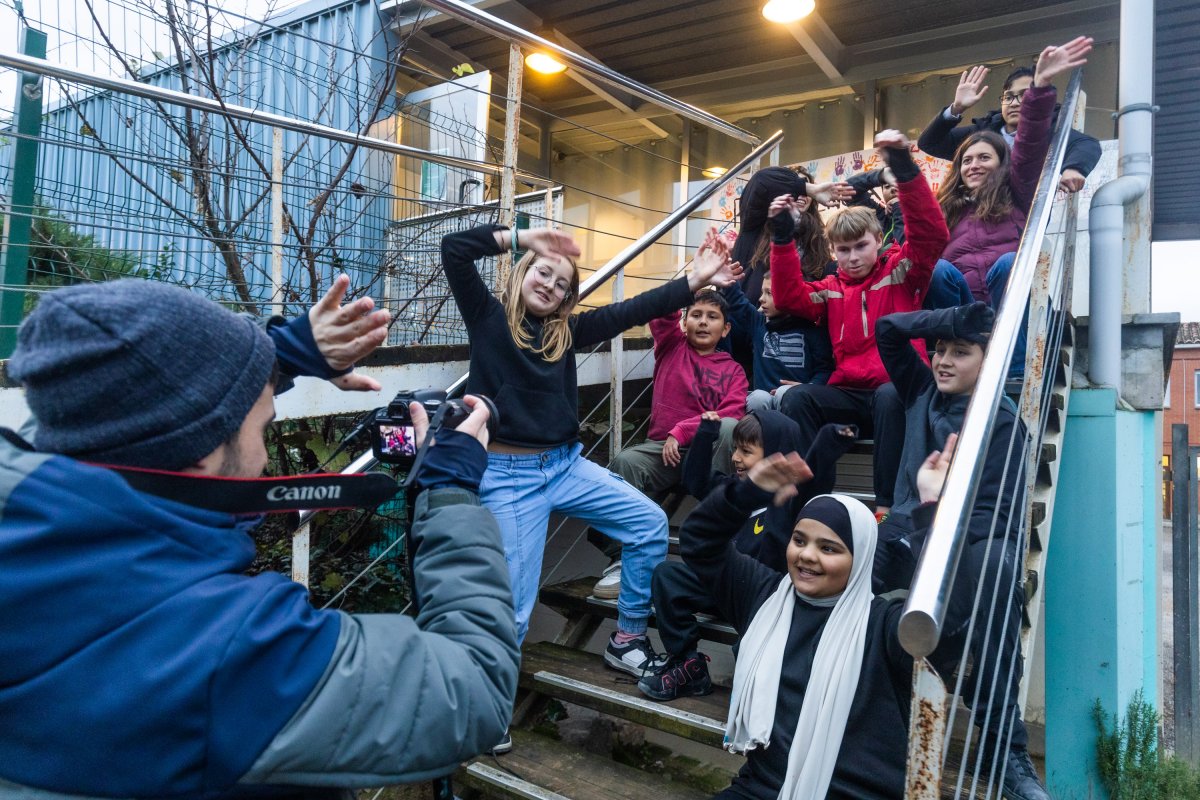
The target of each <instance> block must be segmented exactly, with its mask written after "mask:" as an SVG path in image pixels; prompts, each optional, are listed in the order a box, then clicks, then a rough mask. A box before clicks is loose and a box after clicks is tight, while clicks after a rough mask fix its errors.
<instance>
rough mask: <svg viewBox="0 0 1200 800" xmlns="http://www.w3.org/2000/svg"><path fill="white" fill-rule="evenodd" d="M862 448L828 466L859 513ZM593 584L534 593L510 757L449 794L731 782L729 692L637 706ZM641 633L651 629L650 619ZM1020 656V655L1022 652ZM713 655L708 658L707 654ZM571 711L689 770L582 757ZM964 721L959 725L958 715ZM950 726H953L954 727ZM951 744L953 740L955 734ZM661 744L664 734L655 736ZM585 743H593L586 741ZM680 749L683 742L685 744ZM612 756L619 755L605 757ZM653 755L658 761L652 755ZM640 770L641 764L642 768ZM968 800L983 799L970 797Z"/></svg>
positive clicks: (583, 795) (679, 508)
mask: <svg viewBox="0 0 1200 800" xmlns="http://www.w3.org/2000/svg"><path fill="white" fill-rule="evenodd" d="M1062 352H1063V355H1062V356H1061V357H1060V359H1059V361H1058V367H1057V368H1056V373H1055V389H1056V392H1055V395H1054V396H1055V397H1056V398H1057V399H1056V400H1055V401H1054V402H1055V406H1054V407H1053V409H1052V410H1051V413H1050V418H1049V420H1048V424H1047V437H1048V438H1047V446H1045V447H1043V448H1042V457H1041V460H1040V461H1039V468H1038V476H1039V479H1038V483H1037V494H1035V497H1034V502H1033V504H1032V506H1031V508H1032V509H1033V510H1032V514H1033V517H1034V519H1035V522H1036V525H1035V528H1034V529H1033V530H1034V532H1035V533H1034V535H1033V536H1032V537H1031V543H1032V544H1031V547H1030V554H1029V562H1028V564H1029V569H1030V579H1029V582H1028V583H1029V585H1030V586H1032V587H1034V588H1033V590H1031V591H1029V592H1028V593H1027V599H1028V601H1029V602H1028V603H1027V607H1026V620H1027V627H1026V630H1027V632H1028V630H1029V628H1028V622H1029V621H1030V620H1036V619H1037V612H1036V606H1037V605H1038V602H1039V601H1040V597H1039V596H1038V594H1037V587H1038V586H1039V585H1040V579H1039V578H1038V577H1037V576H1039V575H1040V570H1041V568H1042V565H1043V559H1044V547H1043V544H1044V541H1045V536H1046V529H1045V524H1046V521H1047V520H1048V519H1049V518H1050V514H1049V511H1050V510H1051V508H1050V506H1051V504H1052V503H1053V485H1054V484H1053V481H1054V476H1055V475H1056V473H1057V465H1056V454H1057V446H1058V440H1057V439H1056V438H1054V436H1061V431H1062V428H1063V423H1064V422H1065V408H1066V397H1067V393H1068V390H1069V381H1070V369H1069V363H1070V355H1071V353H1070V346H1069V343H1067V344H1064V346H1063V348H1062ZM871 452H872V445H871V443H870V442H860V443H858V444H857V445H856V446H855V447H854V449H853V450H852V451H851V452H850V453H848V454H847V455H846V456H845V457H843V459H842V461H841V462H839V464H838V482H837V487H836V491H839V492H843V493H846V494H851V495H853V496H856V497H858V498H859V499H861V500H863V501H864V502H866V503H868V504H869V503H871V502H872V501H873V499H874V498H873V497H872V496H871V488H870V487H871ZM692 507H694V501H692V500H690V499H689V500H685V501H683V502H682V503H677V504H676V511H675V513H674V515H673V517H672V537H671V547H670V551H671V554H672V555H671V556H669V557H672V558H677V557H678V556H677V555H676V554H677V553H678V539H677V537H676V535H675V534H676V533H677V531H678V526H677V523H678V522H679V521H681V520H682V519H683V518H684V517H686V514H687V513H688V512H689V511H690V510H691V508H692ZM596 580H597V577H585V578H579V579H576V580H571V581H567V582H563V583H557V584H554V585H549V586H546V587H544V588H543V589H542V591H541V594H540V602H541V603H542V604H543V605H544V606H546V607H547V608H549V609H551V610H553V611H554V612H556V613H557V614H559V615H561V616H562V617H563V618H565V620H566V623H565V625H564V626H563V628H562V631H561V632H560V633H559V635H558V636H557V637H556V638H555V639H554V640H553V641H542V642H534V643H527V644H526V645H525V648H524V652H523V659H522V663H521V674H520V690H521V691H520V696H519V698H518V702H517V707H516V711H515V713H514V720H513V744H514V748H513V751H512V752H511V753H508V754H505V755H501V756H492V755H490V754H488V755H483V756H480V757H478V758H476V759H474V760H472V761H471V762H468V763H467V764H464V765H463V767H462V768H461V769H460V770H459V772H458V774H457V776H456V785H457V786H459V787H466V788H468V789H469V790H471V791H472V792H474V793H476V794H477V796H480V797H487V798H504V799H506V800H516V799H518V798H523V799H525V800H557V799H558V798H570V800H620V799H623V798H629V800H633V798H648V797H654V798H664V800H675V799H676V798H678V800H685V799H690V798H702V797H711V796H712V795H713V794H714V793H715V792H716V791H719V790H720V789H722V788H724V787H725V786H727V785H728V781H729V779H730V778H731V777H732V776H733V774H735V772H736V770H737V768H738V764H739V763H740V758H738V757H735V756H731V755H729V754H727V753H725V752H723V751H722V750H721V742H722V738H723V733H724V727H725V718H726V714H727V712H728V708H729V687H728V686H727V685H725V686H716V687H715V689H714V691H713V693H712V694H710V695H708V696H706V697H689V698H683V699H680V700H676V701H673V702H671V703H659V702H656V701H654V700H651V699H649V698H647V697H645V696H644V695H643V694H642V693H641V692H640V691H639V690H638V688H637V686H636V680H635V679H634V678H632V677H631V676H629V675H626V674H625V673H622V672H618V671H615V670H612V669H610V668H608V667H607V666H606V665H605V664H604V663H603V659H602V655H601V652H602V647H603V641H604V637H603V636H596V633H597V631H598V630H599V629H600V627H601V625H602V624H603V623H604V622H605V621H606V620H615V619H616V618H617V604H616V601H615V600H602V599H599V598H596V597H593V596H592V595H591V590H592V586H593V585H594V583H595V582H596ZM699 619H700V630H701V636H702V638H703V639H704V643H703V644H702V649H703V650H704V651H705V652H707V653H709V654H710V655H717V654H718V653H720V654H721V656H724V655H725V654H726V653H728V652H729V648H730V647H731V646H732V645H733V644H734V643H735V642H736V641H737V635H736V633H735V631H734V630H733V628H732V627H730V626H729V625H728V624H727V623H725V622H723V621H722V620H720V619H717V618H714V617H708V616H704V615H701V616H700V617H699ZM650 627H651V630H653V629H654V627H655V620H654V617H653V616H652V617H651V619H650ZM1027 652H1028V651H1027ZM719 657H720V656H719ZM578 709H586V710H587V711H588V712H595V713H596V714H598V715H600V718H601V719H602V720H605V721H608V722H611V723H612V724H607V725H606V724H600V725H595V726H593V727H594V729H596V730H598V731H600V734H601V736H603V735H605V734H607V735H609V736H612V737H615V736H616V734H615V733H612V732H611V730H612V727H613V725H616V726H617V727H618V728H621V727H623V728H625V729H628V728H629V727H630V726H639V727H641V728H645V729H648V730H650V731H654V732H657V734H658V735H655V734H651V738H653V739H655V740H656V741H658V742H665V743H666V745H665V746H666V747H667V748H668V749H670V750H680V751H686V752H687V753H689V754H691V755H690V762H689V761H688V758H689V757H688V756H679V760H683V761H685V762H688V763H689V768H686V769H683V770H679V769H676V770H672V769H669V768H668V767H667V766H666V765H665V764H663V763H662V762H664V761H665V760H667V759H664V758H659V759H657V762H656V763H653V764H651V765H649V769H639V768H638V767H635V766H631V765H629V764H627V763H618V761H617V760H614V758H613V757H612V756H610V755H607V754H605V753H604V752H603V751H605V750H607V749H608V747H609V743H608V742H599V743H596V742H592V744H598V745H599V746H597V747H595V749H596V750H597V751H601V752H588V750H587V749H585V748H584V747H581V746H579V745H577V744H567V743H564V742H563V741H559V740H558V738H557V737H558V736H559V723H560V722H561V715H562V714H563V713H564V710H565V713H566V714H568V715H570V714H579V713H580V712H579V711H578ZM960 718H961V719H965V718H966V715H965V714H964V715H961V717H960ZM959 727H960V728H962V727H963V726H959ZM957 733H958V735H959V736H960V737H961V735H962V734H963V731H962V730H959V731H958V732H957ZM662 734H668V735H669V736H663V735H662ZM594 738H595V737H593V739H594ZM689 743H690V744H689ZM617 750H618V752H617V754H616V755H617V757H620V756H622V755H627V754H623V753H621V752H619V751H620V748H617ZM656 752H661V751H656ZM643 766H646V765H643ZM957 771H958V766H957V764H956V763H955V753H954V748H953V747H952V748H951V753H950V755H949V758H948V763H947V766H946V770H945V773H944V776H943V780H942V786H943V787H944V788H943V789H942V794H941V796H942V797H945V798H952V797H956V796H958V795H955V794H954V790H953V787H954V785H955V783H956V776H957ZM979 796H980V797H983V796H985V795H984V790H983V789H981V790H980V792H979Z"/></svg>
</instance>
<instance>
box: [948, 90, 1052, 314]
mask: <svg viewBox="0 0 1200 800" xmlns="http://www.w3.org/2000/svg"><path fill="white" fill-rule="evenodd" d="M1054 100H1055V91H1054V87H1053V86H1047V87H1045V88H1043V89H1039V88H1037V87H1033V86H1031V87H1029V90H1028V91H1027V92H1026V93H1025V97H1024V99H1023V100H1022V102H1021V122H1020V123H1019V124H1018V125H1017V138H1016V141H1014V142H1013V149H1012V157H1011V159H1010V160H1009V178H1008V186H1009V189H1010V190H1011V191H1012V198H1013V210H1012V212H1011V213H1010V214H1009V215H1008V217H1007V218H1006V219H1004V220H1003V221H1001V222H986V221H984V220H981V219H977V218H976V217H975V216H973V215H968V216H965V217H963V218H962V219H960V220H959V221H958V224H956V225H955V226H954V227H953V228H951V229H950V243H949V244H947V245H946V249H945V250H943V251H942V258H944V259H946V260H947V261H949V262H950V263H952V264H953V265H954V266H956V267H958V270H959V272H961V273H962V274H963V275H964V276H965V277H966V279H967V285H968V286H970V287H971V293H972V294H973V295H975V299H976V300H982V301H984V302H987V301H988V300H990V299H991V298H990V293H989V292H988V287H987V273H988V270H989V269H990V268H991V266H992V264H994V263H995V262H996V259H997V258H999V257H1000V256H1002V255H1004V254H1005V253H1011V252H1013V251H1015V250H1016V249H1017V244H1018V243H1019V242H1020V241H1021V232H1022V231H1023V230H1024V229H1025V216H1026V214H1028V213H1029V207H1030V206H1031V205H1033V195H1034V192H1036V191H1037V180H1038V176H1039V175H1041V172H1042V163H1043V162H1044V161H1045V160H1046V151H1047V150H1049V149H1050V126H1051V123H1052V121H1053V120H1054Z"/></svg>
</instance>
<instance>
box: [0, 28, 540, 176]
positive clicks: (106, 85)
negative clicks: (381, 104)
mask: <svg viewBox="0 0 1200 800" xmlns="http://www.w3.org/2000/svg"><path fill="white" fill-rule="evenodd" d="M0 67H8V68H10V69H15V70H20V71H23V72H33V73H36V74H38V75H45V76H47V77H50V78H57V79H59V80H64V81H73V82H75V83H84V84H87V85H88V86H93V87H96V88H98V89H103V90H106V91H110V92H120V93H122V94H130V95H134V96H135V97H144V98H146V99H147V100H157V101H158V102H160V103H167V104H168V105H173V106H182V107H184V108H191V109H195V110H196V111H206V112H208V113H210V114H220V115H222V116H226V117H232V118H233V119H240V120H243V121H245V122H256V123H259V124H261V125H267V126H270V127H274V128H281V129H283V130H285V131H294V132H295V133H301V134H305V135H307V136H320V137H322V138H326V139H331V140H333V141H336V142H343V143H345V144H351V145H358V146H360V147H367V148H370V149H373V150H382V151H384V152H386V153H392V154H393V155H398V156H406V157H408V158H418V159H420V160H422V161H431V162H433V163H435V164H443V165H445V166H447V167H455V168H456V169H464V170H467V171H469V172H485V173H487V174H489V175H501V174H502V173H503V171H504V165H502V164H490V163H488V162H486V161H473V160H471V159H469V158H458V157H456V156H451V155H446V154H444V153H433V152H430V151H428V150H422V149H421V148H419V147H410V146H409V145H406V144H400V143H399V142H389V141H387V140H386V139H377V138H375V137H374V136H362V135H359V134H357V133H350V132H349V131H344V130H342V129H340V128H332V127H330V126H328V125H321V124H319V123H316V122H305V121H304V120H299V119H293V118H292V117H286V116H284V115H282V114H275V113H272V112H270V111H260V110H257V109H253V108H248V107H246V106H239V105H232V104H230V103H225V102H221V101H218V100H214V99H213V98H211V97H201V96H198V95H194V94H188V93H187V92H180V91H177V90H175V89H166V88H163V87H161V86H154V85H152V84H149V83H141V82H140V81H131V80H128V79H126V78H117V77H113V76H106V75H97V74H95V73H91V72H85V71H84V70H81V69H76V68H74V67H68V66H65V65H63V64H55V63H52V62H50V61H45V60H43V59H40V58H34V57H33V56H27V55H23V54H21V53H12V52H8V51H3V50H0ZM517 178H518V180H520V181H521V182H523V183H529V184H532V185H534V186H542V187H547V186H553V185H554V182H553V181H551V180H549V179H547V178H543V177H541V176H539V175H533V174H531V173H528V172H521V171H518V172H517Z"/></svg>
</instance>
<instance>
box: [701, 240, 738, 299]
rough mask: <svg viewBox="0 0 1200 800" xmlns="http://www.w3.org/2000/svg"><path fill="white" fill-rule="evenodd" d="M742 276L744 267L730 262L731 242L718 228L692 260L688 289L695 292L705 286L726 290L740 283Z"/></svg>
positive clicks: (735, 262)
mask: <svg viewBox="0 0 1200 800" xmlns="http://www.w3.org/2000/svg"><path fill="white" fill-rule="evenodd" d="M742 275H743V272H742V265H741V264H740V263H739V262H737V261H730V260H729V240H728V239H727V238H725V237H724V236H721V235H719V234H718V233H717V230H716V228H712V229H710V230H709V232H708V233H707V234H706V235H705V237H704V242H703V244H701V245H700V249H699V250H697V251H696V256H695V258H693V259H692V271H691V274H690V275H688V288H690V289H691V290H692V291H693V292H695V291H698V290H700V289H702V288H704V287H705V286H716V287H717V288H718V289H724V288H725V287H727V286H732V285H733V284H735V283H737V282H738V281H740V280H741V279H742Z"/></svg>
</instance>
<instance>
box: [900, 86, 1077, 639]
mask: <svg viewBox="0 0 1200 800" xmlns="http://www.w3.org/2000/svg"><path fill="white" fill-rule="evenodd" d="M1081 80H1082V74H1081V72H1080V71H1079V70H1078V69H1076V70H1075V73H1074V75H1073V76H1072V77H1071V81H1070V83H1069V84H1068V86H1067V91H1066V96H1065V97H1064V99H1063V103H1062V107H1061V108H1060V109H1059V111H1058V119H1057V121H1056V122H1055V125H1054V130H1053V133H1052V134H1051V139H1050V149H1049V151H1048V152H1047V154H1046V161H1045V164H1044V165H1043V167H1042V174H1041V177H1040V178H1039V180H1038V186H1037V194H1036V195H1034V199H1033V206H1032V208H1031V209H1030V211H1029V216H1028V218H1027V220H1026V225H1025V231H1024V233H1023V234H1022V236H1021V243H1020V245H1019V247H1018V248H1017V256H1016V260H1015V261H1014V263H1013V268H1012V272H1011V273H1010V274H1009V278H1008V287H1007V289H1006V290H1005V299H1004V302H1003V303H1002V304H1001V306H1000V312H999V314H997V316H996V322H995V325H994V327H993V329H992V336H991V342H990V344H989V345H988V352H987V358H986V359H985V360H984V362H983V368H982V370H981V371H980V374H979V381H978V383H977V384H976V386H975V391H974V393H973V394H972V395H971V402H970V404H969V405H968V406H967V415H966V419H965V420H964V423H963V428H962V432H961V433H960V434H959V439H958V447H957V449H956V453H955V457H954V462H953V463H952V464H951V466H950V472H949V474H948V475H947V476H946V484H945V488H944V489H943V490H942V496H941V500H940V501H939V503H938V510H937V513H936V515H935V516H934V520H933V525H932V526H931V527H930V529H929V537H928V539H927V540H926V542H925V546H924V549H923V551H922V553H921V560H920V562H919V564H918V565H917V572H916V576H915V577H914V579H913V583H912V588H911V589H910V591H909V595H908V602H907V603H906V604H905V607H904V614H903V616H901V618H900V630H899V634H900V644H901V645H902V646H903V647H904V649H905V650H906V651H907V652H908V653H909V654H910V655H912V656H913V657H914V658H923V657H925V656H928V655H929V654H930V653H932V652H933V651H934V649H935V648H936V647H937V644H938V641H939V639H940V638H941V633H942V623H943V622H944V621H945V616H946V606H947V603H948V601H949V597H950V589H951V587H952V586H953V585H954V576H955V574H956V572H957V570H958V561H959V557H960V555H961V554H962V550H963V544H964V542H965V540H966V524H967V522H968V520H969V516H970V510H971V508H972V506H973V505H974V503H975V495H976V492H977V491H978V488H979V479H980V476H981V475H982V473H983V462H984V459H983V456H984V452H985V449H986V443H987V442H988V440H989V438H990V436H991V431H992V428H993V426H994V424H995V419H996V411H997V409H998V408H999V405H1000V398H1001V397H1002V396H1003V394H1004V382H1005V377H1006V375H1007V373H1008V366H1009V363H1010V362H1011V360H1012V357H1013V351H1014V350H1015V348H1016V342H1017V335H1018V333H1019V331H1020V327H1021V324H1022V317H1023V316H1024V313H1025V304H1026V302H1027V301H1028V299H1029V295H1030V292H1031V290H1032V288H1033V277H1034V271H1035V269H1036V267H1037V260H1038V257H1039V254H1040V252H1041V242H1042V240H1043V239H1044V238H1045V235H1046V230H1047V228H1048V227H1049V224H1050V211H1051V207H1052V206H1053V202H1054V195H1055V192H1056V191H1057V186H1058V173H1059V170H1060V168H1061V165H1062V161H1063V156H1064V154H1065V152H1066V147H1067V136H1068V134H1069V133H1070V129H1071V123H1072V120H1073V119H1074V117H1075V106H1076V104H1077V103H1078V100H1079V93H1080V84H1081Z"/></svg>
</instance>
